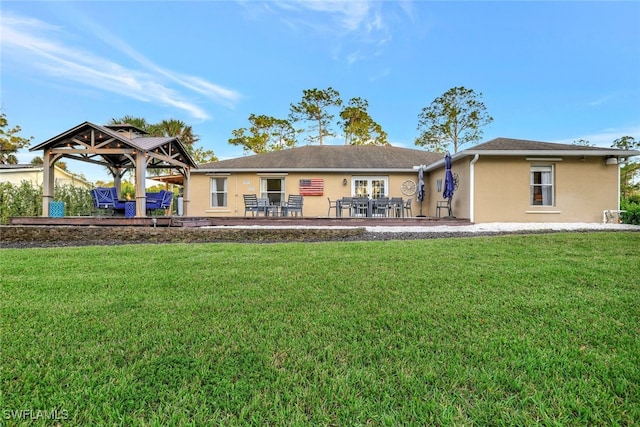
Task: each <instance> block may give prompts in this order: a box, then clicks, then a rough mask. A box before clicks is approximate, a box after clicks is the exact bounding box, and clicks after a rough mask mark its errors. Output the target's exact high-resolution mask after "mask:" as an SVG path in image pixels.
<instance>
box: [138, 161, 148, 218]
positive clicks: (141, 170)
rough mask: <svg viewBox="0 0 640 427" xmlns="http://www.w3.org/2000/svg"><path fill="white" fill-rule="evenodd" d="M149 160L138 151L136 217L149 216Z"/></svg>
mask: <svg viewBox="0 0 640 427" xmlns="http://www.w3.org/2000/svg"><path fill="white" fill-rule="evenodd" d="M146 176H147V160H146V156H145V155H144V154H143V153H142V151H136V217H137V218H142V217H145V216H147V193H146V188H145V184H146Z"/></svg>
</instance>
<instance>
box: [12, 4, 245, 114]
mask: <svg viewBox="0 0 640 427" xmlns="http://www.w3.org/2000/svg"><path fill="white" fill-rule="evenodd" d="M91 28H92V30H93V31H94V34H96V35H98V37H99V39H100V40H102V41H103V42H105V43H107V44H108V45H109V46H111V47H113V48H115V49H116V50H117V51H119V52H121V53H123V54H125V55H127V56H129V57H130V58H132V59H134V60H135V61H136V62H137V63H138V64H139V65H140V66H141V67H139V68H137V69H136V68H128V67H125V66H123V65H120V64H119V63H117V62H114V61H113V60H111V59H109V58H105V57H103V56H101V55H98V54H95V53H93V52H91V51H87V50H86V49H83V48H79V47H76V46H72V45H70V44H69V43H65V42H64V38H65V36H67V34H65V33H64V31H63V30H62V29H61V28H59V27H54V26H52V25H49V24H47V23H44V22H42V21H39V20H37V19H32V18H29V17H23V16H18V15H14V14H7V13H5V15H4V16H3V19H2V45H3V56H4V59H5V60H6V59H10V60H12V61H15V62H17V63H18V64H19V65H20V66H21V67H23V68H24V69H26V70H29V69H37V70H38V71H39V72H40V73H43V75H44V76H48V77H50V78H55V79H58V80H61V81H67V82H71V83H74V84H78V83H80V84H83V85H86V86H89V87H92V88H95V89H99V90H100V91H105V92H111V93H115V94H118V95H120V96H124V97H129V98H133V99H136V100H139V101H143V102H149V103H159V104H162V105H166V106H170V107H173V108H177V109H179V110H183V111H185V112H187V113H188V114H189V115H191V116H192V117H193V118H195V119H199V120H206V119H208V118H209V115H208V113H207V112H206V111H205V110H204V109H203V108H202V107H200V106H199V105H198V104H196V103H194V102H192V101H190V100H188V96H187V94H185V93H183V90H184V89H186V90H187V91H189V92H193V93H196V94H199V95H201V96H205V97H207V98H209V99H211V100H213V101H214V102H217V103H219V104H222V105H225V106H228V107H232V106H233V105H234V104H235V103H236V102H238V100H239V99H240V94H239V93H238V92H236V91H234V90H232V89H227V88H224V87H221V86H219V85H216V84H214V83H211V82H208V81H206V80H204V79H202V78H200V77H197V76H185V75H181V74H179V73H174V72H172V71H170V70H167V69H165V68H163V67H160V66H159V65H157V64H155V63H153V62H151V61H149V60H148V59H147V58H145V57H144V56H143V55H141V54H140V53H138V52H136V51H135V50H134V49H132V48H131V47H130V46H128V45H127V44H126V43H124V42H122V41H121V40H119V39H117V38H116V37H113V36H112V35H111V34H109V33H108V32H107V31H105V30H104V29H102V28H101V27H99V26H98V25H97V24H96V23H91Z"/></svg>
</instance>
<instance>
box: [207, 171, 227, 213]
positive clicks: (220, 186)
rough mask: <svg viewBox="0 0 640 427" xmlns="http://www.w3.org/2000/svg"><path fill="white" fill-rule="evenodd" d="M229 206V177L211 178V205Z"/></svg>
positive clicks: (215, 206)
mask: <svg viewBox="0 0 640 427" xmlns="http://www.w3.org/2000/svg"><path fill="white" fill-rule="evenodd" d="M226 206H227V178H211V207H214V208H221V207H226Z"/></svg>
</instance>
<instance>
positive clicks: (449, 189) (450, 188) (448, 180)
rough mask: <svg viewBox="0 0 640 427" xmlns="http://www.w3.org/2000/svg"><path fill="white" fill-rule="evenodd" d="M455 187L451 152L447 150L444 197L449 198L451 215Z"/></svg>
mask: <svg viewBox="0 0 640 427" xmlns="http://www.w3.org/2000/svg"><path fill="white" fill-rule="evenodd" d="M455 189H456V187H455V182H454V180H453V173H452V172H451V154H450V153H449V152H448V151H447V154H446V155H445V156H444V192H443V193H442V197H443V198H445V199H447V200H448V207H449V209H448V210H449V216H452V214H451V199H452V198H453V192H454V191H455Z"/></svg>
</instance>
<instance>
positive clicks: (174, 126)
mask: <svg viewBox="0 0 640 427" xmlns="http://www.w3.org/2000/svg"><path fill="white" fill-rule="evenodd" d="M149 129H150V132H149V133H150V134H151V135H153V136H165V137H174V136H177V137H178V138H180V141H182V143H183V144H185V145H186V146H191V145H193V144H194V143H196V142H198V141H200V137H199V136H198V135H195V134H194V133H193V128H192V127H191V126H188V125H187V124H186V123H185V122H183V121H182V120H176V119H170V120H162V121H161V122H160V123H157V124H154V125H151V126H150V127H149Z"/></svg>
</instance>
